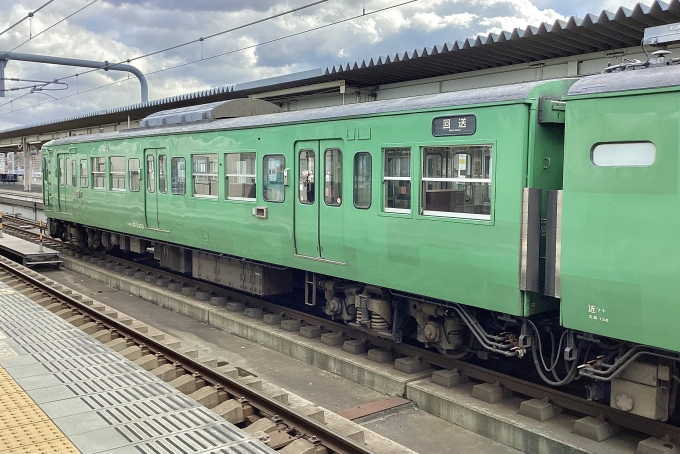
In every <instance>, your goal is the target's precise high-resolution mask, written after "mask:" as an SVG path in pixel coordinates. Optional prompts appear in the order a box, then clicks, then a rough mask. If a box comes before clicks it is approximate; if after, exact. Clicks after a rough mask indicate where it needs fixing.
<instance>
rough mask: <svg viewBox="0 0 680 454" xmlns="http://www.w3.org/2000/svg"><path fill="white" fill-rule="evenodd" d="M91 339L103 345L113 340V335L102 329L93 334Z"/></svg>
mask: <svg viewBox="0 0 680 454" xmlns="http://www.w3.org/2000/svg"><path fill="white" fill-rule="evenodd" d="M92 337H93V338H95V339H96V340H98V341H99V342H101V343H102V344H105V343H107V342H111V341H112V340H113V333H112V332H111V331H109V330H108V329H103V330H100V331H97V332H96V333H94V334H93V335H92Z"/></svg>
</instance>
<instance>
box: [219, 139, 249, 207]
mask: <svg viewBox="0 0 680 454" xmlns="http://www.w3.org/2000/svg"><path fill="white" fill-rule="evenodd" d="M246 154H247V155H253V170H254V171H255V173H253V174H241V173H229V156H234V155H246ZM237 162H241V161H237ZM237 170H238V169H237ZM229 178H252V179H253V185H254V186H255V197H240V196H230V195H229ZM237 184H247V183H237ZM224 185H225V191H224V192H225V200H231V201H237V202H256V201H257V152H256V151H253V150H241V151H229V152H227V153H224Z"/></svg>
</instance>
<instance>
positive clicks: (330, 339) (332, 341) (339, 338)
mask: <svg viewBox="0 0 680 454" xmlns="http://www.w3.org/2000/svg"><path fill="white" fill-rule="evenodd" d="M343 342H345V338H344V337H343V335H342V333H323V334H322V335H321V343H322V344H326V345H330V346H331V347H337V346H339V345H342V344H343Z"/></svg>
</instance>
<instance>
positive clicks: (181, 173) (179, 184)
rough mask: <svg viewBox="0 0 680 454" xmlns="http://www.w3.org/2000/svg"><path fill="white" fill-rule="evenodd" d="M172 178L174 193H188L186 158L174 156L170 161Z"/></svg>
mask: <svg viewBox="0 0 680 454" xmlns="http://www.w3.org/2000/svg"><path fill="white" fill-rule="evenodd" d="M170 178H171V185H172V193H173V194H174V195H184V194H185V193H186V181H187V174H186V167H185V165H184V158H172V161H170Z"/></svg>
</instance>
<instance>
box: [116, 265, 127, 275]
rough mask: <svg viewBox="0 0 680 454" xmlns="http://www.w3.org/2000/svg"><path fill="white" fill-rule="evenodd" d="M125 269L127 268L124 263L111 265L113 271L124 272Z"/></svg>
mask: <svg viewBox="0 0 680 454" xmlns="http://www.w3.org/2000/svg"><path fill="white" fill-rule="evenodd" d="M126 269H128V267H127V266H124V265H116V266H114V267H113V271H115V272H116V273H123V272H125V270H126Z"/></svg>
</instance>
